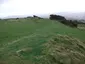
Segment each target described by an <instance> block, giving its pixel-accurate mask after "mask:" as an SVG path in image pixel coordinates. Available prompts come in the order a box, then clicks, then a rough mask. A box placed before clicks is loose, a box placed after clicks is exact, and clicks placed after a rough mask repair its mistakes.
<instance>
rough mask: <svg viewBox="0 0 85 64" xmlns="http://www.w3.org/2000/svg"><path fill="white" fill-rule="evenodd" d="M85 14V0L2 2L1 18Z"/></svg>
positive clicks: (20, 0)
mask: <svg viewBox="0 0 85 64" xmlns="http://www.w3.org/2000/svg"><path fill="white" fill-rule="evenodd" d="M57 12H85V0H0V17H6V16H12V15H33V14H51V13H57Z"/></svg>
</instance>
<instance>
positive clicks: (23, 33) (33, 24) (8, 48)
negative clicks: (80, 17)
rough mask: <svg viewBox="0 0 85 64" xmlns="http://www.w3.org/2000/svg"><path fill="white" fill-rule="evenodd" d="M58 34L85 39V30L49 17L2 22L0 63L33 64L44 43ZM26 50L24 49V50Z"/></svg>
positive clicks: (0, 23) (0, 24)
mask: <svg viewBox="0 0 85 64" xmlns="http://www.w3.org/2000/svg"><path fill="white" fill-rule="evenodd" d="M57 34H62V35H69V36H72V37H75V38H78V39H80V40H81V41H84V40H85V31H84V30H83V31H82V30H79V29H77V28H70V27H68V26H65V25H63V24H61V23H59V22H57V21H53V20H49V19H36V18H27V19H18V20H14V19H11V20H3V21H1V22H0V63H3V64H31V63H32V64H33V63H35V62H37V60H36V56H39V55H41V54H42V53H41V52H42V48H43V46H42V45H43V44H44V43H45V42H47V41H48V40H50V39H51V38H52V37H54V36H55V35H57ZM23 50H24V51H23Z"/></svg>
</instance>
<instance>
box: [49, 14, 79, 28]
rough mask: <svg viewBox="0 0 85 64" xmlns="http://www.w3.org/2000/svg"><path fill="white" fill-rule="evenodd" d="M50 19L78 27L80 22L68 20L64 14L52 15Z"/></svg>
mask: <svg viewBox="0 0 85 64" xmlns="http://www.w3.org/2000/svg"><path fill="white" fill-rule="evenodd" d="M50 19H51V20H58V21H59V22H61V23H63V24H65V25H68V26H70V27H75V28H77V24H78V22H77V21H76V20H66V18H65V17H63V16H60V15H53V14H51V15H50Z"/></svg>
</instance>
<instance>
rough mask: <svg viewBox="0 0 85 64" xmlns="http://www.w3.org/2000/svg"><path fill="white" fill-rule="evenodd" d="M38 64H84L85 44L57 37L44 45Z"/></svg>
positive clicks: (64, 37)
mask: <svg viewBox="0 0 85 64" xmlns="http://www.w3.org/2000/svg"><path fill="white" fill-rule="evenodd" d="M42 53H43V54H42V55H41V56H39V57H37V59H38V60H39V61H40V62H39V64H85V43H83V42H81V41H80V40H79V39H76V38H73V37H70V36H67V35H57V36H56V37H54V38H52V39H51V40H50V41H48V42H47V43H45V44H44V48H43V51H42Z"/></svg>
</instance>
